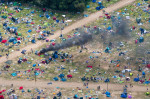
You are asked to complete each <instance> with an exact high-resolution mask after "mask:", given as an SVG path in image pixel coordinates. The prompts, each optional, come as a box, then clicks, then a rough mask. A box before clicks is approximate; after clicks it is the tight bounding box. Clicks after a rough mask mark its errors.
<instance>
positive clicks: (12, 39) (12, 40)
mask: <svg viewBox="0 0 150 99" xmlns="http://www.w3.org/2000/svg"><path fill="white" fill-rule="evenodd" d="M14 41H17V40H16V38H14V37H12V38H10V39H9V40H8V42H14Z"/></svg>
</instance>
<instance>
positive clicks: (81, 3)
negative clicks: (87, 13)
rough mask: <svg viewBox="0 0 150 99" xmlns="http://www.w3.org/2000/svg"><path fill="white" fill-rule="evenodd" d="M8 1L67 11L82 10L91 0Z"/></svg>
mask: <svg viewBox="0 0 150 99" xmlns="http://www.w3.org/2000/svg"><path fill="white" fill-rule="evenodd" d="M9 1H19V2H20V1H21V2H24V3H30V2H32V3H33V4H35V5H37V6H40V7H46V8H51V9H54V10H60V11H69V12H83V11H84V9H85V7H86V5H87V4H88V2H89V1H91V0H9Z"/></svg>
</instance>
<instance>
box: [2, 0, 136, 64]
mask: <svg viewBox="0 0 150 99" xmlns="http://www.w3.org/2000/svg"><path fill="white" fill-rule="evenodd" d="M134 1H136V0H121V1H120V2H118V3H116V4H114V5H112V6H109V7H108V8H105V9H104V10H105V11H106V12H108V13H109V12H112V11H115V10H117V9H119V8H122V7H124V6H126V5H129V4H131V3H133V2H134ZM102 15H103V12H102V11H98V12H96V13H93V14H91V15H90V16H89V17H86V18H83V19H81V20H78V21H77V22H75V23H73V24H72V25H70V26H68V27H65V28H64V30H63V34H67V33H69V32H71V31H72V30H73V29H75V28H78V27H81V26H83V25H86V24H87V23H90V22H93V21H95V20H96V19H98V18H99V16H102ZM60 33H61V31H60V30H58V31H56V32H55V33H54V34H55V35H52V36H49V37H48V39H54V38H57V37H59V36H60ZM45 43H46V42H45V41H37V42H36V44H30V45H28V46H25V47H24V48H21V49H20V51H14V52H13V53H11V54H10V55H9V60H14V59H15V58H16V57H18V56H21V55H22V54H21V51H22V50H23V49H25V50H27V52H30V51H31V48H32V49H37V48H39V47H40V46H42V45H43V44H45ZM5 61H7V58H6V56H3V57H1V58H0V64H2V63H3V62H5Z"/></svg>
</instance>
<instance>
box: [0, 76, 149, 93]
mask: <svg viewBox="0 0 150 99" xmlns="http://www.w3.org/2000/svg"><path fill="white" fill-rule="evenodd" d="M49 82H50V81H40V80H38V81H37V82H36V83H35V81H28V80H5V79H2V78H0V85H4V86H10V85H11V84H13V85H14V87H18V88H19V87H20V86H23V87H24V88H54V89H55V88H56V87H60V88H66V89H70V88H72V89H73V88H77V87H79V88H82V89H86V87H84V86H83V83H78V82H59V81H58V82H52V84H51V85H48V84H47V83H49ZM99 85H100V86H101V89H105V90H106V89H107V84H106V83H99V84H98V83H89V89H97V86H99ZM123 86H124V84H109V85H108V88H109V90H112V91H122V90H123ZM146 89H147V87H146V86H140V85H139V86H133V88H128V91H134V92H145V91H146ZM149 89H150V86H149Z"/></svg>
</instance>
